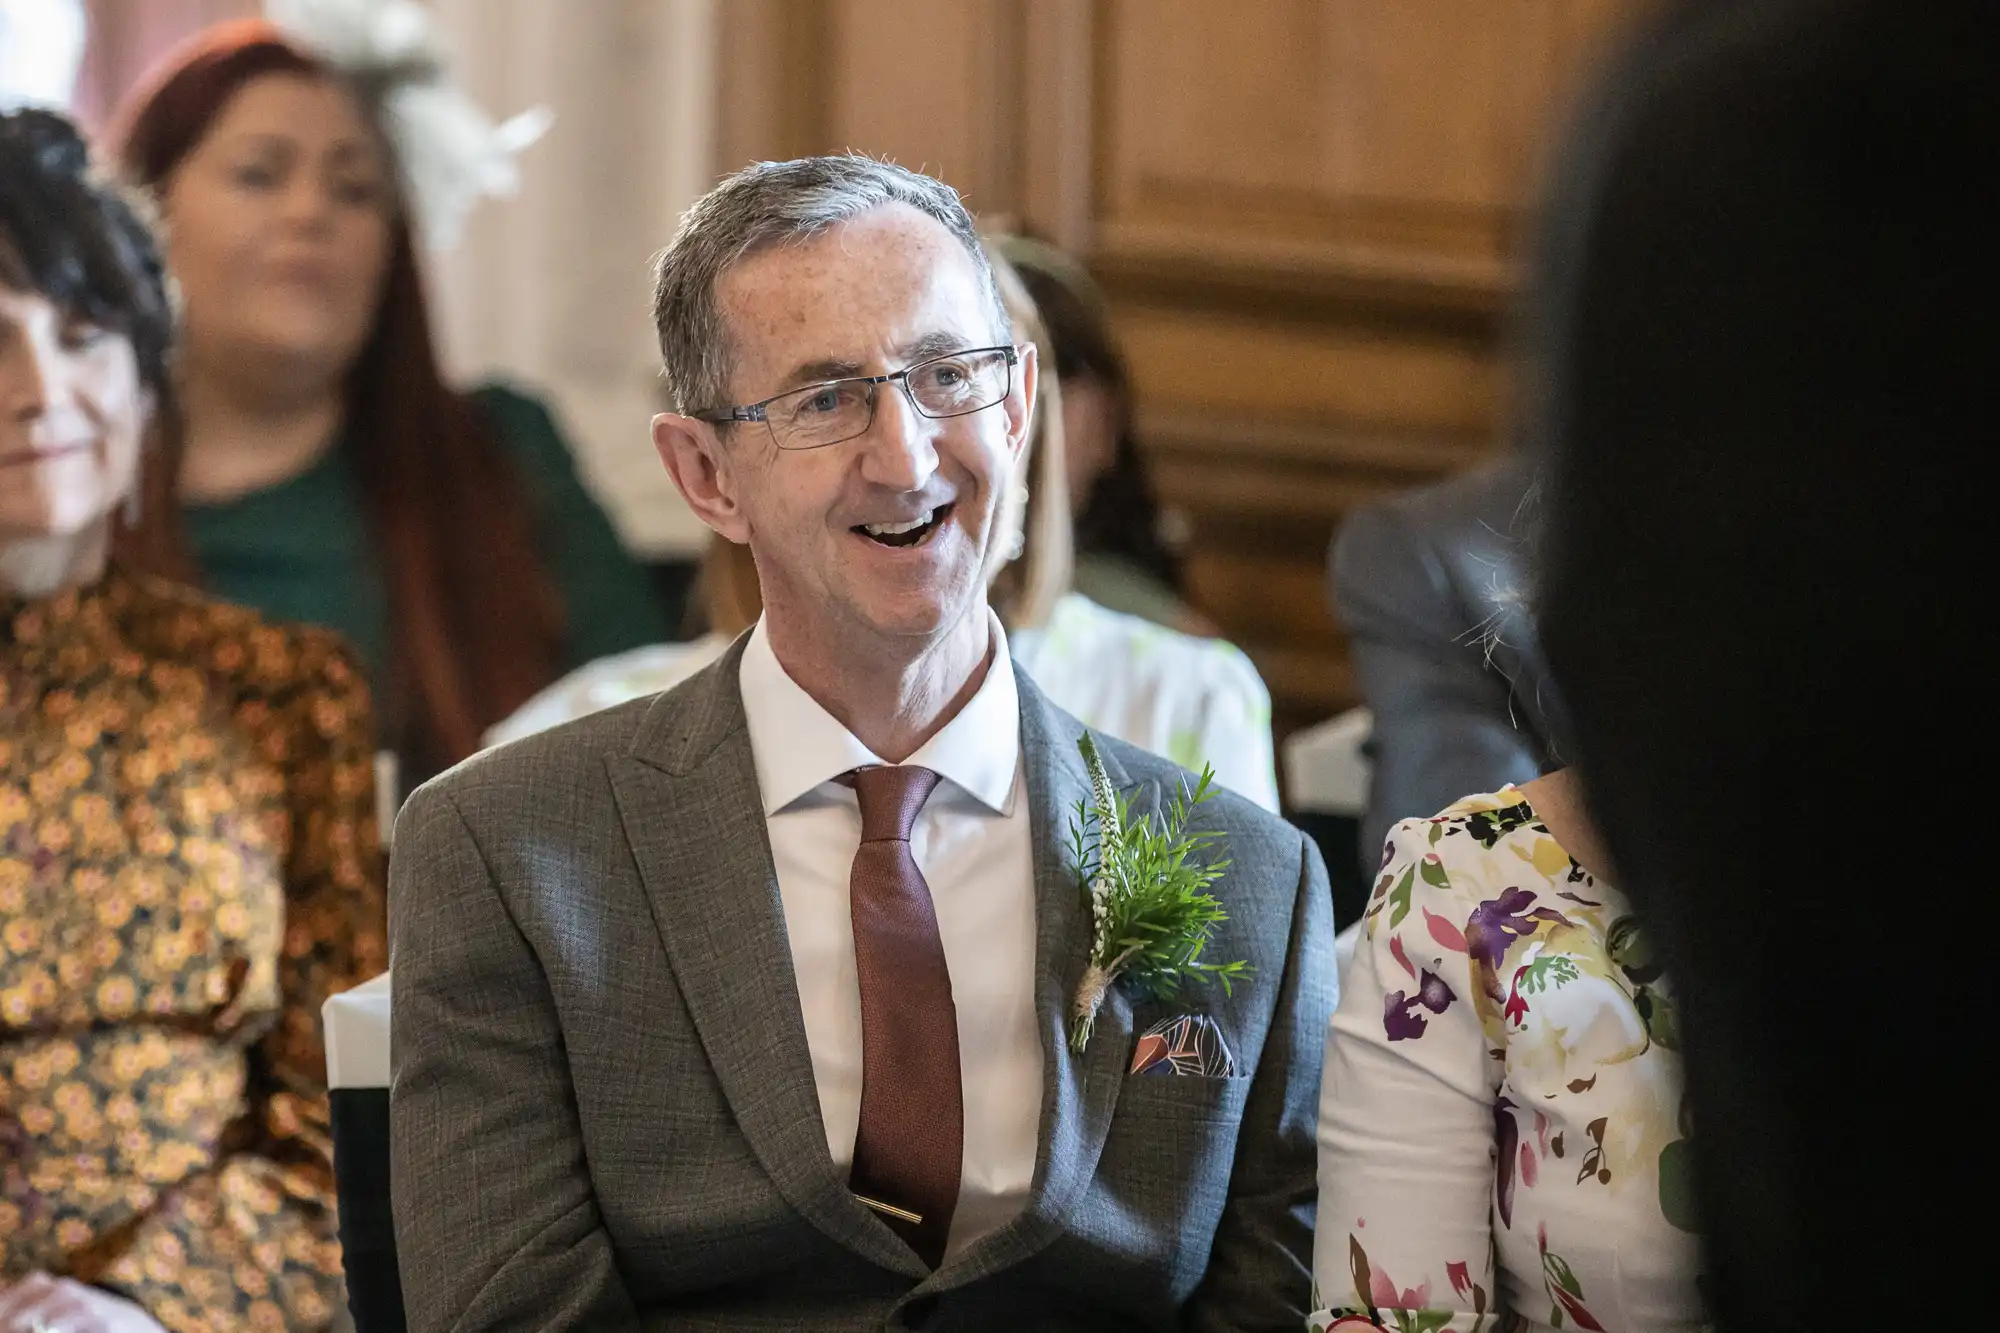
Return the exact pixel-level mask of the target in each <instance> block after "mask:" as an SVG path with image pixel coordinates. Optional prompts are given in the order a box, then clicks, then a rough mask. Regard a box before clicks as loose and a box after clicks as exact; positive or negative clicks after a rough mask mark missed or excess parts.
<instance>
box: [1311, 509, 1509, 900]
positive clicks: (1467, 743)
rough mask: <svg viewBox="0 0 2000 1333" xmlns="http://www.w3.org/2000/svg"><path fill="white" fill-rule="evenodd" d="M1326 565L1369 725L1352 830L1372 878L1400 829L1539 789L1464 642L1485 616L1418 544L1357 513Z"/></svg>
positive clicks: (1476, 653)
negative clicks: (1365, 789) (1462, 805)
mask: <svg viewBox="0 0 2000 1333" xmlns="http://www.w3.org/2000/svg"><path fill="white" fill-rule="evenodd" d="M1332 563H1333V569H1332V581H1333V596H1334V610H1335V612H1336V614H1337V615H1338V616H1339V617H1340V622H1341V624H1342V625H1343V626H1344V627H1345V628H1346V630H1347V639H1348V648H1349V652H1350V654H1351V656H1352V658H1353V661H1354V670H1355V674H1356V675H1357V676H1358V677H1359V678H1360V682H1361V693H1362V697H1363V698H1365V699H1366V700H1367V701H1368V706H1369V707H1370V709H1372V710H1373V711H1374V714H1375V736H1374V745H1373V747H1372V748H1373V750H1374V761H1375V770H1374V778H1373V785H1372V786H1371V787H1370V789H1369V797H1368V815H1367V818H1366V819H1365V820H1363V821H1362V827H1361V870H1362V873H1363V874H1364V875H1369V876H1372V875H1374V873H1375V871H1376V869H1377V868H1378V866H1379V865H1380V862H1381V856H1382V843H1383V839H1385V838H1387V837H1388V836H1389V830H1390V829H1391V828H1393V827H1394V826H1395V825H1396V823H1397V822H1398V821H1399V820H1404V819H1411V818H1417V817H1421V816H1425V815H1434V814H1436V813H1437V812H1438V811H1440V810H1442V809H1444V807H1446V806H1447V805H1450V804H1451V803H1452V802H1453V801H1456V800H1457V799H1458V798H1459V797H1461V796H1468V795H1471V794H1472V793H1474V792H1484V791H1494V790H1497V789H1498V788H1500V787H1503V786H1505V785H1506V784H1507V783H1509V782H1527V781H1529V780H1530V779H1532V778H1536V777H1540V776H1541V772H1542V753H1541V747H1540V744H1539V742H1538V741H1537V740H1536V739H1535V737H1534V736H1533V735H1532V734H1531V733H1530V732H1529V731H1528V730H1527V729H1526V728H1523V727H1521V726H1519V725H1517V724H1516V723H1515V721H1514V717H1513V696H1512V691H1511V689H1510V688H1509V686H1508V683H1507V679H1506V677H1505V676H1504V675H1502V674H1501V673H1500V672H1499V671H1496V670H1492V669H1489V667H1488V666H1487V664H1486V660H1485V657H1484V654H1483V653H1482V651H1481V648H1480V645H1479V643H1478V642H1477V640H1476V638H1475V637H1471V636H1476V634H1477V633H1478V632H1479V630H1480V628H1481V623H1480V622H1481V619H1482V616H1481V615H1480V614H1475V613H1474V612H1473V611H1472V610H1471V609H1469V608H1467V607H1466V606H1464V605H1463V604H1462V601H1461V599H1460V597H1459V596H1458V594H1457V592H1456V591H1455V590H1454V588H1453V585H1452V581H1451V577H1450V575H1449V574H1448V573H1447V572H1446V570H1445V569H1444V567H1443V564H1442V562H1441V561H1439V560H1438V558H1437V556H1436V554H1435V553H1434V552H1433V551H1431V550H1430V549H1428V546H1427V543H1426V542H1425V541H1424V539H1423V538H1421V537H1420V536H1418V535H1417V534H1415V533H1413V532H1411V531H1410V530H1409V528H1408V526H1407V525H1406V524H1405V523H1404V522H1403V521H1402V520H1401V519H1400V518H1399V517H1398V516H1397V515H1395V514H1394V513H1391V512H1389V511H1387V510H1382V509H1372V510H1362V511H1360V512H1358V513H1356V514H1354V515H1352V516H1351V517H1349V518H1348V519H1347V521H1346V522H1345V523H1343V524H1342V525H1341V529H1340V536H1339V539H1338V540H1337V541H1336V542H1335V543H1334V548H1333V562H1332Z"/></svg>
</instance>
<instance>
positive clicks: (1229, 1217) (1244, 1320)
mask: <svg viewBox="0 0 2000 1333" xmlns="http://www.w3.org/2000/svg"><path fill="white" fill-rule="evenodd" d="M1251 984H1253V985H1256V984H1262V983H1261V982H1260V981H1253V982H1252V983H1251ZM1338 986H1339V980H1338V977H1337V976H1336V973H1335V970H1334V963H1333V895H1332V890H1331V889H1330V888H1329V887H1328V885H1327V880H1326V864H1325V862H1323V861H1321V860H1320V855H1319V849H1318V848H1316V847H1315V846H1314V845H1313V843H1312V840H1311V839H1309V838H1303V837H1302V838H1300V839H1299V882H1298V888H1297V890H1296V894H1295V897H1294V899H1293V903H1292V916H1291V940H1290V943H1289V945H1288V946H1287V949H1286V954H1285V971H1284V975H1283V977H1281V978H1280V979H1279V983H1278V987H1277V997H1278V998H1277V1005H1276V1008H1275V1009H1274V1010H1273V1012H1272V1014H1271V1027H1270V1033H1269V1035H1268V1036H1267V1037H1266V1039H1265V1041H1264V1049H1263V1052H1262V1053H1261V1055H1260V1056H1259V1057H1258V1060H1257V1072H1256V1073H1255V1075H1253V1082H1252V1083H1251V1085H1250V1096H1249V1099H1248V1100H1247V1101H1246V1102H1245V1104H1244V1108H1243V1125H1242V1129H1241V1131H1240V1133H1239V1135H1238V1137H1237V1141H1236V1161H1235V1165H1234V1168H1233V1169H1232V1170H1231V1172H1230V1177H1229V1202H1228V1203H1227V1204H1225V1205H1224V1207H1223V1212H1222V1222H1221V1225H1220V1226H1218V1227H1217V1228H1216V1234H1215V1248H1214V1250H1213V1251H1212V1252H1211V1253H1210V1255H1209V1261H1208V1273H1207V1275H1206V1276H1205V1277H1203V1279H1202V1282H1201V1286H1200V1287H1199V1288H1197V1289H1196V1291H1195V1294H1194V1297H1193V1298H1192V1299H1191V1300H1190V1301H1189V1302H1188V1304H1187V1307H1186V1308H1185V1310H1184V1311H1183V1312H1182V1317H1181V1323H1182V1327H1183V1328H1185V1329H1187V1330H1188V1333H1251V1330H1258V1331H1260V1333H1261V1331H1262V1330H1272V1331H1273V1333H1277V1331H1278V1330H1282V1333H1298V1331H1299V1330H1300V1329H1302V1328H1304V1327H1305V1322H1306V1316H1307V1315H1308V1314H1310V1313H1311V1312H1312V1305H1311V1303H1310V1302H1311V1298H1312V1257H1313V1222H1314V1215H1315V1213H1316V1212H1317V1211H1318V1203H1319V1180H1318V1169H1319V1167H1318V1146H1317V1145H1318V1130H1319V1082H1320V1065H1321V1062H1322V1061H1323V1059H1324V1058H1325V1046H1326V1025H1327V1023H1328V1021H1329V1020H1330V1019H1331V1018H1332V1017H1333V1007H1334V1002H1335V1000H1336V998H1337V991H1338Z"/></svg>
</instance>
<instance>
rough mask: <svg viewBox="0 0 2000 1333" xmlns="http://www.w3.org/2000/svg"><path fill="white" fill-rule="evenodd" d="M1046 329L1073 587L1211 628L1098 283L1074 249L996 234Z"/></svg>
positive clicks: (1155, 617)
mask: <svg viewBox="0 0 2000 1333" xmlns="http://www.w3.org/2000/svg"><path fill="white" fill-rule="evenodd" d="M997 246H998V249H999V251H1000V253H1001V254H1002V255H1003V256H1004V257H1005V258H1006V260H1007V262H1008V263H1009V264H1011V265H1012V266H1013V267H1014V270H1015V271H1016V272H1018V273H1019V274H1020V275H1021V282H1022V284H1023V285H1024V286H1025V287H1026V288H1027V290H1028V295H1029V296H1030V297H1031V298H1033V300H1034V302H1035V305H1036V306H1037V307H1038V308H1039V309H1040V310H1041V313H1042V321H1043V324H1044V325H1045V326H1046V327H1047V329H1048V332H1049V341H1048V343H1047V352H1048V357H1049V359H1050V361H1051V362H1053V364H1052V365H1050V366H1049V367H1047V369H1049V370H1051V371H1053V372H1054V373H1055V375H1056V377H1057V378H1058V379H1060V380H1061V381H1062V382H1063V386H1064V390H1065V392H1064V396H1063V404H1062V420H1063V427H1064V430H1063V434H1064V436H1065V438H1066V440H1067V442H1068V446H1069V457H1068V460H1067V462H1068V466H1067V469H1066V471H1067V474H1068V481H1069V497H1070V504H1071V507H1072V510H1073V512H1074V516H1075V520H1076V586H1077V590H1078V591H1080V592H1081V593H1083V594H1084V596H1086V597H1088V598H1090V599H1091V600H1092V601H1093V602H1095V603H1097V604H1098V605H1099V606H1106V607H1109V608H1111V609H1112V610H1114V611H1123V612H1125V613H1126V614H1128V615H1135V616H1143V617H1145V618H1146V619H1147V620H1151V621H1153V622H1155V623H1156V624H1161V625H1166V626H1168V627H1169V628H1172V629H1177V630H1182V631H1184V632H1186V633H1189V634H1200V635H1208V634H1213V633H1215V625H1214V623H1213V622H1212V621H1210V620H1209V619H1208V617H1206V616H1204V615H1202V614H1201V613H1200V612H1199V611H1196V610H1195V609H1194V608H1193V607H1192V606H1189V605H1188V603H1187V599H1186V597H1185V595H1184V589H1183V587H1182V580H1181V564H1180V558H1179V557H1178V556H1177V555H1175V554H1174V552H1173V551H1172V549H1170V548H1169V547H1168V545H1167V543H1166V541H1165V539H1164V538H1163V537H1162V535H1161V524H1160V506H1159V500H1158V498H1157V497H1156V496H1155V495H1154V494H1153V483H1152V478H1151V477H1149V476H1148V475H1147V472H1146V460H1145V459H1144V458H1143V457H1142V456H1141V454H1140V452H1139V441H1138V437H1137V436H1136V435H1135V434H1134V433H1133V429H1132V383H1131V373H1130V372H1129V371H1128V370H1127V369H1126V365H1125V354H1124V353H1123V352H1122V351H1120V350H1119V347H1118V340H1117V339H1116V337H1114V336H1113V334H1112V331H1111V317H1110V314H1109V312H1108V311H1107V310H1106V308H1105V303H1104V294H1103V293H1102V292H1101V291H1099V290H1098V287H1097V283H1096V282H1095V281H1094V280H1093V279H1092V278H1091V276H1090V275H1089V274H1088V273H1087V272H1085V271H1084V268H1083V265H1081V264H1079V263H1078V262H1077V261H1076V260H1074V259H1072V258H1071V257H1070V256H1068V255H1066V254H1064V253H1063V252H1062V251H1060V250H1058V249H1056V248H1055V247H1054V246H1050V245H1044V244H1043V243H1042V242H1040V241H1035V240H1030V239H1028V238H1027V237H1024V236H1006V237H1002V238H1000V240H999V241H998V242H997Z"/></svg>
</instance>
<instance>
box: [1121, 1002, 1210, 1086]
mask: <svg viewBox="0 0 2000 1333" xmlns="http://www.w3.org/2000/svg"><path fill="white" fill-rule="evenodd" d="M1132 1072H1133V1073H1134V1074H1156V1075H1163V1076H1173V1075H1182V1074H1192V1075H1195V1076H1197V1077H1201V1078H1234V1077H1235V1076H1236V1058H1235V1057H1234V1056H1232V1055H1230V1053H1229V1043H1228V1042H1226V1041H1224V1040H1223V1039H1222V1029H1221V1028H1219V1027H1217V1026H1216V1025H1215V1020H1214V1019H1212V1018H1210V1017H1208V1016H1207V1015H1205V1014H1182V1015H1180V1016H1179V1017H1177V1018H1169V1019H1167V1020H1166V1021H1165V1022H1162V1023H1155V1024H1154V1025H1153V1026H1152V1027H1149V1028H1147V1029H1146V1032H1145V1035H1144V1036H1142V1037H1140V1038H1139V1046H1138V1049H1136V1050H1135V1051H1133V1052H1132Z"/></svg>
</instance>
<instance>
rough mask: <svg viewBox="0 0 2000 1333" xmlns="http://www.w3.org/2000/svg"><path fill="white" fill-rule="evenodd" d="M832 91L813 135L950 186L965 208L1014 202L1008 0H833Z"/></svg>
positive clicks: (1010, 211)
mask: <svg viewBox="0 0 2000 1333" xmlns="http://www.w3.org/2000/svg"><path fill="white" fill-rule="evenodd" d="M828 9H829V11H830V14H831V21H830V26H831V30H830V32H829V34H828V37H829V41H828V49H827V52H826V55H827V59H828V61H829V62H830V64H831V66H832V68H833V71H834V77H833V94H832V96H831V98H830V99H829V101H828V104H827V121H826V124H825V126H824V130H823V133H822V142H823V144H824V146H825V147H826V148H827V149H829V150H834V151H838V150H843V149H854V150H856V151H859V152H864V153H869V154H872V155H874V156H878V157H890V158H893V159H895V160H896V161H898V162H901V163H902V164H903V165H905V166H908V167H913V168H916V169H918V170H921V171H925V172H928V173H930V174H932V175H936V176H939V177H941V178H942V179H944V180H946V181H949V182H950V183H951V184H953V185H955V186H957V187H958V189H959V190H960V191H961V192H962V193H964V194H965V195H966V197H967V202H968V203H969V204H970V205H971V206H972V207H973V209H974V210H975V211H977V212H979V213H982V214H986V215H997V214H1005V215H1010V216H1012V215H1017V214H1018V212H1019V209H1020V195H1021V188H1020V180H1021V170H1020V136H1019V134H1018V132H1017V128H1018V120H1017V116H1016V114H1015V111H1016V108H1017V107H1018V106H1019V104H1020V81H1021V55H1022V49H1021V48H1022V30H1021V21H1020V18H1021V16H1020V11H1019V8H1018V6H1017V5H1016V4H1015V3H1014V2H1013V0H946V2H945V3H937V4H926V5H922V6H918V7H916V8H912V7H911V6H909V5H908V4H905V3H901V2H900V0H832V2H831V3H830V4H829V5H828Z"/></svg>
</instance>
